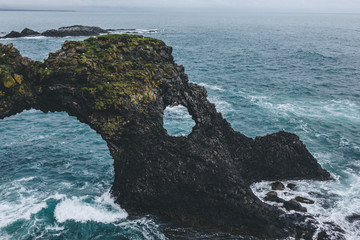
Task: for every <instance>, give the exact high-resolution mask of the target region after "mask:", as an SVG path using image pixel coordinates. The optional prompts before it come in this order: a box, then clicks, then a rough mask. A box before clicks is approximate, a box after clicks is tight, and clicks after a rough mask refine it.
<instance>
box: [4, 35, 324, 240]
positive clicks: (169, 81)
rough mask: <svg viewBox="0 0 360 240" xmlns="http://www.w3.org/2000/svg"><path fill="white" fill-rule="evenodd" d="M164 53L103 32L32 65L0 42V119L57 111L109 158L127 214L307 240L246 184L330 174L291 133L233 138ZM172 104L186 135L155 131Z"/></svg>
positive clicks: (160, 46)
mask: <svg viewBox="0 0 360 240" xmlns="http://www.w3.org/2000/svg"><path fill="white" fill-rule="evenodd" d="M171 52H172V48H171V47H169V46H166V45H165V44H164V43H163V42H162V41H159V40H156V39H152V38H148V37H142V36H132V35H104V36H98V37H96V38H89V39H87V40H85V41H66V42H65V43H64V45H63V46H62V48H61V49H60V50H59V51H57V52H55V53H51V54H49V58H48V59H46V60H45V61H44V62H37V61H31V60H30V59H28V58H24V57H22V56H21V55H20V53H19V51H18V50H17V49H15V48H14V47H13V46H12V45H11V44H10V45H1V44H0V70H1V71H0V79H1V80H0V119H2V118H4V117H7V116H11V115H14V114H16V113H20V112H22V111H23V110H25V109H30V108H35V109H38V110H41V111H43V112H49V111H52V112H53V111H66V112H67V113H68V114H69V115H71V116H76V117H77V118H78V119H79V120H80V121H81V122H83V123H86V124H88V125H89V126H90V127H91V128H93V129H95V130H96V132H97V133H98V134H100V135H101V136H102V138H103V139H104V140H105V141H106V142H107V145H108V147H109V150H110V153H111V156H112V157H113V159H114V169H115V178H114V183H113V186H112V194H113V196H114V197H115V199H116V202H117V203H119V204H120V205H121V206H122V207H123V208H125V209H126V210H127V211H128V212H129V214H133V215H134V214H156V215H158V216H162V217H165V218H167V219H169V220H171V221H172V222H174V223H178V224H181V225H187V226H196V227H202V228H214V229H224V230H226V231H231V232H235V233H241V234H245V235H254V236H258V237H266V238H283V237H288V236H305V235H306V236H307V235H312V234H314V233H315V232H314V228H313V227H311V226H310V223H308V224H303V223H305V222H306V220H307V219H306V216H302V215H299V214H298V215H294V214H284V211H283V210H281V209H279V208H277V207H274V206H270V205H268V204H265V203H263V202H262V201H260V200H259V199H258V198H257V197H256V196H255V195H254V194H253V192H252V191H251V189H250V185H251V184H252V183H254V182H257V181H259V180H268V181H275V180H278V179H314V180H328V179H330V174H329V173H328V172H327V171H325V170H324V169H322V168H321V166H320V165H319V164H318V163H317V161H316V159H315V158H314V157H313V156H312V155H311V154H310V153H309V151H308V150H307V149H306V147H305V145H304V144H303V143H302V142H301V141H300V140H299V137H298V136H296V135H295V134H292V133H287V132H278V133H274V134H270V135H267V136H264V137H257V138H255V139H252V138H248V137H246V136H245V135H243V134H241V133H239V132H236V131H234V130H233V129H232V127H231V126H230V124H229V123H228V122H227V121H226V120H225V119H224V118H223V117H222V115H221V113H218V112H217V111H216V109H215V105H214V104H212V103H210V102H209V101H208V100H207V93H206V90H205V88H204V87H201V86H199V85H196V84H194V83H189V81H188V77H187V75H186V74H185V72H184V68H183V67H182V66H178V65H176V64H175V62H174V61H173V57H172V55H171ZM15 74H17V75H18V76H19V77H20V78H18V80H19V79H21V81H20V80H19V81H17V80H16V79H14V76H15ZM11 78H12V79H13V80H14V81H12V80H11ZM7 79H10V82H11V84H10V83H8V80H7ZM173 104H180V105H183V106H185V107H186V108H187V109H188V111H189V113H190V115H191V116H192V118H193V120H194V121H195V123H196V125H195V126H194V128H193V131H192V132H191V133H190V134H189V135H188V136H186V137H182V136H181V137H173V136H169V135H168V134H167V131H166V130H165V129H164V127H163V113H164V109H165V108H166V107H167V106H170V105H173ZM285 203H286V202H285ZM285 203H284V204H285ZM291 203H292V202H291ZM296 204H299V203H297V202H296V201H295V203H292V205H295V206H298V205H296ZM290 205H291V204H290Z"/></svg>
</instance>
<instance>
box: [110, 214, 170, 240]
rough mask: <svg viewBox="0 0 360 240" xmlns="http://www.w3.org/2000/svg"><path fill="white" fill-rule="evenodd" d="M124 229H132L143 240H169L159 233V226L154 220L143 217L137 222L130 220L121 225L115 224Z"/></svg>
mask: <svg viewBox="0 0 360 240" xmlns="http://www.w3.org/2000/svg"><path fill="white" fill-rule="evenodd" d="M114 225H116V226H118V227H121V228H122V229H130V230H131V232H132V233H140V234H141V239H148V240H153V239H159V240H167V239H168V238H167V237H166V236H165V235H164V234H163V233H161V232H160V231H158V230H157V229H158V228H159V225H158V224H156V223H155V222H154V221H153V220H151V219H149V218H146V217H143V218H140V219H136V220H128V221H124V222H121V223H117V224H114Z"/></svg>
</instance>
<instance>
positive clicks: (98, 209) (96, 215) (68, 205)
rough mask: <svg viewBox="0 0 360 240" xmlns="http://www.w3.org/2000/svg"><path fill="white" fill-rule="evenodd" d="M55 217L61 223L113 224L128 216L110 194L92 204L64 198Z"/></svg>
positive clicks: (74, 198) (81, 200)
mask: <svg viewBox="0 0 360 240" xmlns="http://www.w3.org/2000/svg"><path fill="white" fill-rule="evenodd" d="M54 216H55V218H56V220H57V221H58V222H60V223H63V222H65V221H68V220H74V221H76V222H82V223H84V222H87V221H95V222H102V223H112V222H116V221H119V220H121V219H124V218H127V216H128V214H127V212H126V211H125V210H124V209H122V208H121V207H120V206H119V205H117V204H115V203H114V199H113V198H112V197H111V196H110V193H105V194H103V195H102V196H101V197H99V198H96V199H95V202H92V203H88V202H85V201H84V198H78V197H73V198H71V199H69V198H64V199H63V200H61V202H60V203H59V204H58V205H57V206H56V208H55V212H54Z"/></svg>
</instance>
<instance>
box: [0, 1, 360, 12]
mask: <svg viewBox="0 0 360 240" xmlns="http://www.w3.org/2000/svg"><path fill="white" fill-rule="evenodd" d="M99 7H101V9H105V10H106V9H108V10H112V9H114V8H119V9H121V8H214V9H216V8H228V9H244V10H246V9H255V10H256V9H258V10H275V11H277V10H278V11H316V12H360V0H0V8H21V9H22V8H23V9H74V10H80V9H83V8H86V9H90V8H94V9H96V8H99Z"/></svg>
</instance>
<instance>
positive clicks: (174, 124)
mask: <svg viewBox="0 0 360 240" xmlns="http://www.w3.org/2000/svg"><path fill="white" fill-rule="evenodd" d="M163 122H164V128H165V129H166V131H167V133H168V134H169V135H171V136H177V137H178V136H187V135H189V134H190V133H191V132H192V128H193V127H194V126H195V122H194V120H193V119H192V117H191V115H190V114H189V111H188V109H187V108H186V107H184V106H183V105H177V106H167V107H166V108H165V110H164V118H163Z"/></svg>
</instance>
